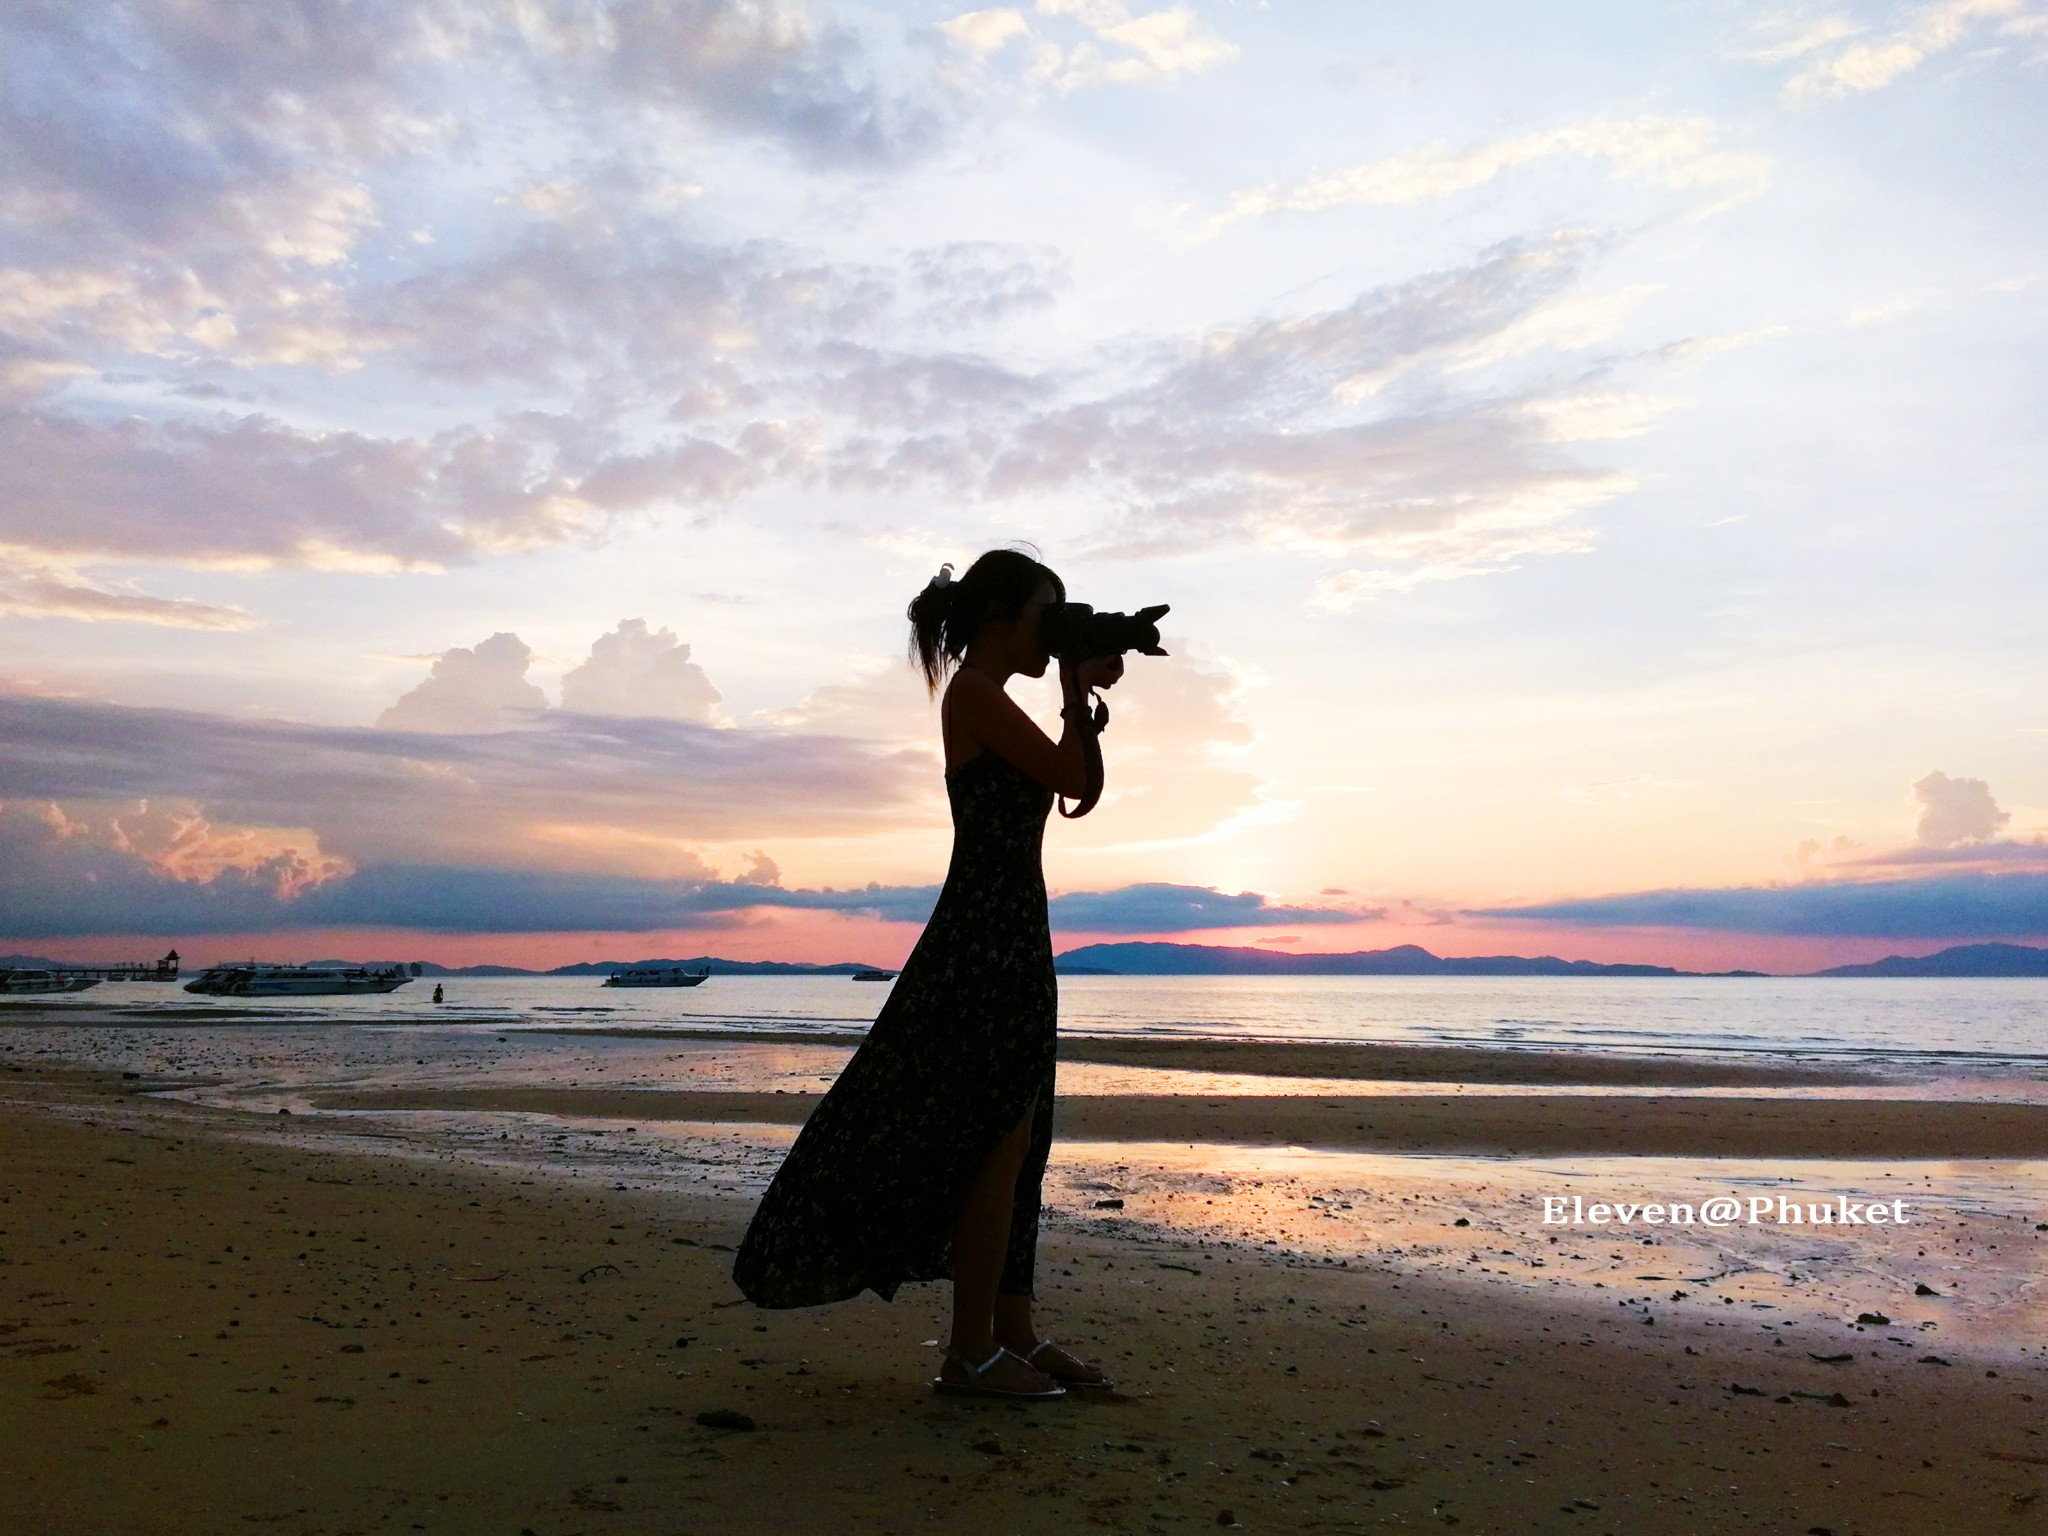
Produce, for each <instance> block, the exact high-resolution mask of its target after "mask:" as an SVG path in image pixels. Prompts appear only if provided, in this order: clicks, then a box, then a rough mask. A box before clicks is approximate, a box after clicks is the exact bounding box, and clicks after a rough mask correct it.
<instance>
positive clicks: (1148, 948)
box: [1056, 943, 1763, 976]
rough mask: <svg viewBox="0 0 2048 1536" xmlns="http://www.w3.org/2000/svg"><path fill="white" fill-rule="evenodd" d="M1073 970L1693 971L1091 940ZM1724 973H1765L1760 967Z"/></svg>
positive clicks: (1075, 955) (1070, 964)
mask: <svg viewBox="0 0 2048 1536" xmlns="http://www.w3.org/2000/svg"><path fill="white" fill-rule="evenodd" d="M1056 964H1057V965H1058V967H1059V969H1060V970H1061V971H1062V972H1063V973H1064V974H1066V975H1069V976H1087V975H1098V976H1102V975H1107V976H1693V975H1698V974H1700V973H1699V972H1696V971H1680V970H1674V969H1673V968H1672V967H1670V966H1668V965H1598V964H1595V963H1594V962H1593V961H1591V960H1559V959H1557V958H1556V957H1555V956H1552V955H1539V956H1537V957H1536V958H1534V959H1529V958H1526V957H1524V956H1522V955H1480V956H1471V957H1465V958H1455V957H1454V958H1448V959H1447V958H1445V957H1443V956H1441V955H1433V954H1431V953H1430V952H1429V951H1428V950H1426V949H1424V948H1422V947H1421V946H1420V945H1418V944H1401V945H1397V946H1395V947H1394V948H1393V949H1364V950H1353V951H1351V952H1350V953H1348V954H1341V955H1315V954H1311V955H1289V954H1283V953H1281V952H1279V951H1277V950H1271V949H1246V948H1227V947H1223V946H1219V945H1213V944H1153V943H1134V944H1084V945H1082V946H1081V947H1080V948H1079V949H1070V950H1068V951H1067V952H1066V953H1065V954H1063V955H1061V956H1059V957H1058V960H1057V961H1056ZM1715 974H1719V975H1729V976H1758V975H1762V974H1763V973H1762V972H1760V971H1725V972H1717V973H1715Z"/></svg>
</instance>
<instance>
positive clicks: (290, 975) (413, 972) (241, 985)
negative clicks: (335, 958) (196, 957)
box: [185, 960, 419, 997]
mask: <svg viewBox="0 0 2048 1536" xmlns="http://www.w3.org/2000/svg"><path fill="white" fill-rule="evenodd" d="M418 974H419V967H417V966H413V967H411V968H408V967H405V966H402V965H349V966H310V965H261V964H258V963H257V962H255V961H253V960H251V961H246V962H244V963H243V964H240V965H216V966H210V967H209V968H207V969H206V970H204V971H201V972H200V973H199V974H198V975H197V976H195V977H193V978H192V979H191V980H190V981H188V982H186V983H185V990H186V991H187V992H198V993H200V994H202V995H204V996H206V997H345V996H352V995H354V994H357V993H373V992H396V991H397V990H398V989H399V988H400V987H402V986H404V985H405V984H406V983H407V982H409V981H411V980H412V979H413V977H414V976H417V975H418Z"/></svg>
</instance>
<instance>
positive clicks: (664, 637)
mask: <svg viewBox="0 0 2048 1536" xmlns="http://www.w3.org/2000/svg"><path fill="white" fill-rule="evenodd" d="M718 701H719V692H718V690H717V689H716V688H714V687H712V686H711V679H710V678H709V677H708V676H707V675H706V674H705V671H704V669H703V668H702V667H700V666H698V665H697V664H696V663H695V662H693V661H692V660H690V648H689V647H688V646H687V645H685V644H683V643H682V641H680V640H678V639H677V638H676V636H675V631H674V630H670V629H657V630H649V629H648V627H647V621H646V620H645V619H624V620H621V621H620V623H619V627H618V628H617V629H615V630H613V631H612V632H611V633H610V634H608V635H600V636H599V637H598V638H597V640H596V641H594V642H593V643H592V644H591V647H590V655H589V657H588V659H586V660H585V661H584V662H582V663H581V664H580V665H579V666H577V667H576V668H575V669H574V670H573V671H570V672H568V673H567V674H565V675H564V676H563V678H562V708H564V709H567V710H573V711H575V712H576V713H578V714H584V715H638V716H646V715H659V716H661V717H663V718H665V719H670V720H705V721H708V720H709V719H710V718H711V717H712V714H713V712H714V711H715V710H716V709H717V707H718ZM380 723H382V722H380Z"/></svg>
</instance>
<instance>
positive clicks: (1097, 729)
mask: <svg viewBox="0 0 2048 1536" xmlns="http://www.w3.org/2000/svg"><path fill="white" fill-rule="evenodd" d="M1089 724H1090V725H1091V726H1092V727H1093V729H1091V730H1090V731H1089V732H1088V747H1087V755H1088V784H1087V790H1086V792H1085V793H1084V794H1083V795H1082V796H1081V798H1080V800H1078V801H1077V802H1076V803H1075V805H1074V808H1073V809H1072V810H1071V811H1070V810H1068V809H1067V800H1066V796H1064V795H1062V796H1061V797H1060V814H1061V815H1062V816H1064V817H1066V818H1067V819H1068V820H1069V821H1078V820H1079V819H1080V818H1081V817H1083V816H1086V815H1087V814H1088V813H1089V812H1090V811H1092V810H1094V809H1095V802H1096V801H1098V800H1100V799H1101V798H1102V733H1103V731H1104V730H1105V729H1107V728H1108V725H1109V705H1108V704H1106V703H1105V702H1103V700H1102V698H1101V696H1100V695H1098V696H1097V697H1096V699H1095V708H1094V712H1093V714H1092V715H1091V716H1090V720H1089Z"/></svg>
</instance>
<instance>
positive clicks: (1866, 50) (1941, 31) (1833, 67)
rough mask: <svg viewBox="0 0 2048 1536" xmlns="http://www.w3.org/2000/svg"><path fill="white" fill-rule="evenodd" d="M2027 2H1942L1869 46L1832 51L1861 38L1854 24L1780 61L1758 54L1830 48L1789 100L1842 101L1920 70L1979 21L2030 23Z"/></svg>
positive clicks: (1821, 30) (1790, 84)
mask: <svg viewBox="0 0 2048 1536" xmlns="http://www.w3.org/2000/svg"><path fill="white" fill-rule="evenodd" d="M2026 10H2027V7H2026V4H2025V0H1937V3H1935V4H1932V5H1921V6H1918V7H1915V8H1914V9H1913V10H1911V11H1910V12H1909V13H1908V14H1907V16H1906V19H1905V21H1904V23H1903V24H1902V25H1900V26H1899V27H1898V28H1896V29H1895V30H1894V31H1892V32H1891V33H1890V34H1889V35H1887V36H1885V37H1882V38H1878V39H1874V40H1872V41H1869V42H1857V43H1850V44H1849V45H1848V46H1846V47H1842V48H1830V46H1829V45H1832V44H1833V43H1836V42H1839V41H1844V40H1846V39H1847V38H1848V37H1850V36H1853V35H1855V32H1856V30H1857V29H1856V28H1854V27H1853V26H1852V25H1848V24H1837V25H1833V26H1827V25H1823V26H1819V27H1816V28H1815V29H1813V30H1812V31H1811V32H1809V33H1807V34H1804V35H1803V36H1801V37H1799V38H1796V39H1794V40H1793V41H1794V42H1795V43H1797V44H1799V46H1797V47H1792V48H1790V49H1789V50H1787V49H1781V50H1780V51H1778V52H1777V54H1776V56H1775V57H1772V56H1771V54H1770V53H1769V52H1768V51H1767V52H1766V53H1765V54H1761V55H1757V57H1762V58H1764V60H1765V62H1778V61H1779V60H1781V59H1785V58H1794V57H1801V58H1803V57H1805V56H1806V55H1808V54H1810V53H1813V52H1816V51H1818V50H1821V49H1823V48H1829V51H1828V52H1827V53H1826V56H1825V57H1823V58H1820V59H1818V60H1816V61H1815V62H1813V63H1811V64H1809V65H1807V66H1806V67H1805V68H1804V69H1802V70H1801V71H1800V72H1799V73H1798V74H1796V75H1794V76H1793V77H1792V78H1791V79H1790V80H1789V81H1787V82H1786V84H1785V99H1786V100H1787V101H1791V102H1803V101H1811V100H1814V99H1816V98H1832V99H1839V98H1841V97H1844V96H1852V95H1856V94H1859V93H1861V92H1864V91H1876V90H1882V89H1883V88H1884V87H1885V86H1888V85H1890V84H1891V83H1892V82H1893V81H1895V80H1897V79H1898V78H1899V77H1900V76H1902V75H1906V74H1909V73H1911V72H1912V71H1913V70H1915V69H1918V68H1919V67H1920V66H1921V65H1922V64H1924V63H1926V62H1927V60H1928V59H1930V58H1932V57H1933V56H1934V55H1936V54H1938V53H1946V52H1947V51H1948V50H1949V49H1951V48H1953V47H1955V46H1956V44H1958V43H1960V42H1961V41H1962V40H1963V38H1964V36H1965V35H1966V34H1967V33H1968V32H1970V30H1971V29H1972V28H1973V27H1974V26H1976V25H1977V24H1979V23H1984V22H1994V21H2004V22H2006V23H2007V25H2008V29H2012V28H2014V27H2019V28H2020V29H2022V30H2023V29H2024V24H2025V23H2026V22H2027V21H2028V20H2030V19H2031V18H2028V17H2027V16H2026V14H2025V13H2026Z"/></svg>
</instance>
